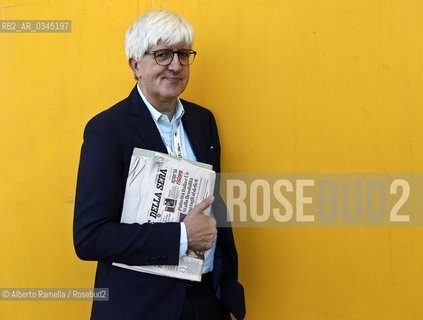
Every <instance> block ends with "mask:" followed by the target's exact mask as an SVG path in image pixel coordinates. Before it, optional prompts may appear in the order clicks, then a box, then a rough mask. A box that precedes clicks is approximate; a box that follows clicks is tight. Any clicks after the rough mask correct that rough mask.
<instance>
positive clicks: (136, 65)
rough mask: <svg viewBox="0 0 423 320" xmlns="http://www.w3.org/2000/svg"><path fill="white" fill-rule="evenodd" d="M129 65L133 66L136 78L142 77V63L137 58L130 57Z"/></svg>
mask: <svg viewBox="0 0 423 320" xmlns="http://www.w3.org/2000/svg"><path fill="white" fill-rule="evenodd" d="M128 65H129V67H130V68H131V70H132V72H133V73H134V77H135V80H138V78H140V77H141V73H140V72H141V69H140V64H139V63H138V62H137V61H136V60H135V59H133V58H130V59H129V60H128Z"/></svg>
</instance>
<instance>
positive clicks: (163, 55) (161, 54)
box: [156, 51, 169, 59]
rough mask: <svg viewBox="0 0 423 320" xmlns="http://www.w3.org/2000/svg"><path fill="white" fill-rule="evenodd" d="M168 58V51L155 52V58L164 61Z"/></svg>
mask: <svg viewBox="0 0 423 320" xmlns="http://www.w3.org/2000/svg"><path fill="white" fill-rule="evenodd" d="M168 57H169V52H168V51H157V52H156V58H158V59H166V58H168Z"/></svg>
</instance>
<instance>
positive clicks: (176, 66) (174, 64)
mask: <svg viewBox="0 0 423 320" xmlns="http://www.w3.org/2000/svg"><path fill="white" fill-rule="evenodd" d="M168 67H169V69H171V70H180V69H182V68H183V65H182V64H181V62H180V61H179V56H178V53H176V52H174V53H173V60H172V62H171V63H170V64H169V66H168Z"/></svg>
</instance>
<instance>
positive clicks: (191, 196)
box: [113, 148, 216, 281]
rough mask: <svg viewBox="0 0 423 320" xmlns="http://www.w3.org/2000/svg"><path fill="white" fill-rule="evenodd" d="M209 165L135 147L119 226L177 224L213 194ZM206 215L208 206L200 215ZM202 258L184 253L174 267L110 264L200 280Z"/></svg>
mask: <svg viewBox="0 0 423 320" xmlns="http://www.w3.org/2000/svg"><path fill="white" fill-rule="evenodd" d="M215 179H216V173H215V172H214V171H213V170H212V166H211V165H208V164H204V163H200V162H195V161H188V160H184V159H181V158H176V157H172V156H170V155H167V154H163V153H160V152H154V151H151V150H145V149H139V148H135V149H134V152H133V155H132V158H131V163H130V167H129V173H128V178H127V181H126V190H125V197H124V202H123V209H122V217H121V223H134V222H136V223H139V224H143V223H163V222H181V221H183V220H184V218H185V216H186V215H187V214H188V212H190V211H191V209H192V208H193V207H195V206H196V205H197V204H198V203H199V202H201V201H202V200H203V199H205V198H207V197H208V196H209V195H212V194H213V191H214V184H215ZM204 213H205V214H207V215H210V207H209V208H207V210H206V211H205V212H204ZM203 262H204V255H203V254H201V253H196V252H193V251H188V252H187V254H186V255H184V256H182V257H181V258H180V259H179V263H178V265H175V266H173V265H154V266H153V265H152V266H130V265H126V264H123V263H116V262H115V263H113V265H115V266H118V267H121V268H127V269H130V270H134V271H139V272H146V273H151V274H156V275H161V276H167V277H173V278H180V279H186V280H191V281H201V274H202V269H203Z"/></svg>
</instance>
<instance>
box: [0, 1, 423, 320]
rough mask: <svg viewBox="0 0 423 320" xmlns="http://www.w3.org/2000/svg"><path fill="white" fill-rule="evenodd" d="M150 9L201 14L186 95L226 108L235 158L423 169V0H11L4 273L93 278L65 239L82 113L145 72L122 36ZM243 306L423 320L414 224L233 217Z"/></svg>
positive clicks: (227, 161) (233, 163)
mask: <svg viewBox="0 0 423 320" xmlns="http://www.w3.org/2000/svg"><path fill="white" fill-rule="evenodd" d="M152 8H170V9H174V10H176V11H179V12H180V13H181V14H183V15H184V16H185V17H186V18H187V19H188V20H189V21H191V23H192V24H193V25H194V27H195V29H196V34H197V40H196V45H195V49H196V50H197V51H198V52H199V54H198V56H197V61H196V62H195V64H194V65H193V66H192V78H191V83H190V86H189V88H188V89H187V91H186V92H185V94H184V97H185V98H187V99H191V100H193V101H196V102H198V103H200V104H203V105H206V106H209V107H210V108H211V109H212V110H213V111H214V113H215V115H216V118H217V120H218V123H219V128H220V132H221V140H222V144H223V148H224V151H223V169H224V171H227V172H419V171H420V172H421V171H422V168H423V147H422V145H423V123H422V122H423V121H422V119H423V111H422V110H421V108H422V106H423V90H422V83H423V81H422V80H423V79H422V77H423V76H422V70H423V60H422V59H423V41H422V39H423V37H422V36H423V1H420V0H334V1H328V0H283V1H282V0H281V1H263V0H231V1H228V0H214V1H200V0H198V1H194V0H185V1H182V0H179V1H177V0H175V1H165V0H163V1H158V0H157V1H154V0H150V1H129V0H120V1H117V0H114V1H113V0H109V1H105V0H104V1H100V0H95V1H94V0H93V1H87V0H85V1H84V0H81V1H71V0H63V1H53V0H51V1H41V0H40V1H37V0H35V1H30V2H26V1H18V0H16V1H6V0H1V1H0V19H70V20H72V32H71V33H63V34H48V33H36V34H6V33H0V108H1V110H0V114H1V116H0V137H1V138H0V139H1V150H2V153H1V157H0V168H1V169H0V170H1V178H2V183H1V184H0V191H1V198H0V216H1V224H0V246H1V249H0V255H1V256H0V257H1V258H0V287H44V288H49V287H75V288H78V287H89V286H91V285H92V282H93V276H94V268H95V263H89V262H82V261H79V260H78V259H77V258H76V256H75V254H74V251H73V246H72V235H71V226H72V215H73V199H74V190H75V180H76V170H77V165H78V157H79V149H80V145H81V140H82V130H83V127H84V125H85V123H86V121H87V120H88V119H89V118H90V117H91V116H93V115H94V114H96V113H97V112H99V111H100V110H102V109H104V108H106V107H109V106H110V105H112V104H113V103H114V102H116V101H118V100H120V99H121V98H123V97H125V96H126V95H127V94H128V93H129V91H130V89H131V88H132V86H133V84H134V81H133V79H132V75H131V73H130V72H129V69H128V67H127V63H126V60H125V55H124V50H123V35H124V32H125V31H126V29H127V27H128V26H129V25H130V24H131V23H132V22H133V20H134V19H135V18H136V16H137V15H139V14H140V13H142V12H143V11H145V10H146V9H152ZM235 234H236V240H237V243H238V250H239V255H240V264H241V266H240V277H241V280H242V282H243V283H244V285H245V288H246V294H247V304H248V319H294V320H297V319H299V320H302V319H307V320H308V319H319V320H320V319H322V320H323V319H325V320H332V319H334V320H335V319H340V320H341V319H369V320H373V319H384V320H388V319H392V320H394V319H395V320H397V319H401V320H402V319H410V320H416V319H421V318H422V316H423V234H422V230H421V229H417V228H404V229H401V228H350V229H347V228H267V229H238V230H235ZM89 310H90V303H89V302H87V301H83V302H76V301H38V302H37V301H19V302H18V301H13V302H5V301H0V319H59V318H60V319H83V318H87V317H88V315H89Z"/></svg>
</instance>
